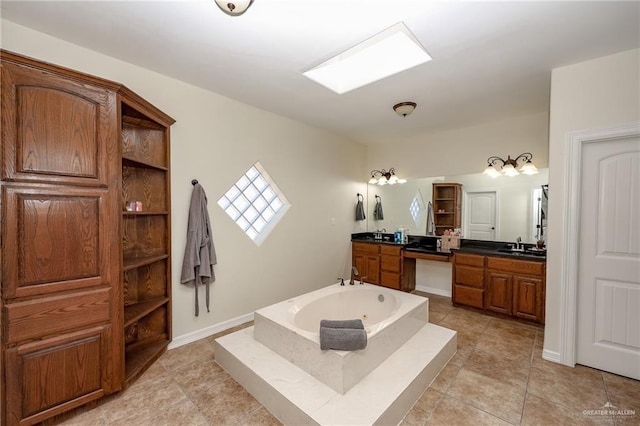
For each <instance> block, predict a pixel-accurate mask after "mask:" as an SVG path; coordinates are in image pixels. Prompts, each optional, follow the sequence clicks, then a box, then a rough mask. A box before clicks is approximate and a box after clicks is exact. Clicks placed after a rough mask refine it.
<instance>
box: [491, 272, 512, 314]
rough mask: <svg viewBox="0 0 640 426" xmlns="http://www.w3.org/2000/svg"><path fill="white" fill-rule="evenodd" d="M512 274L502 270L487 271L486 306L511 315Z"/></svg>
mask: <svg viewBox="0 0 640 426" xmlns="http://www.w3.org/2000/svg"><path fill="white" fill-rule="evenodd" d="M511 287H512V275H511V274H505V273H502V272H493V271H489V272H487V292H486V293H487V295H486V299H485V304H486V306H485V308H486V309H490V310H492V311H495V312H500V313H502V314H507V315H511V299H512V297H513V296H512V288H511Z"/></svg>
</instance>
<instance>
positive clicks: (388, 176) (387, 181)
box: [369, 167, 407, 185]
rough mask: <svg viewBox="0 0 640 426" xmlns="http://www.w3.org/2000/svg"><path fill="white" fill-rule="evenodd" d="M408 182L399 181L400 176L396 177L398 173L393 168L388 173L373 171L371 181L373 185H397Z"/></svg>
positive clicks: (383, 170) (385, 171)
mask: <svg viewBox="0 0 640 426" xmlns="http://www.w3.org/2000/svg"><path fill="white" fill-rule="evenodd" d="M406 181H407V180H406V179H399V178H398V176H396V171H395V170H394V168H393V167H392V168H390V169H389V170H388V171H387V170H385V169H382V170H371V179H369V183H370V184H371V185H395V184H396V183H405V182H406Z"/></svg>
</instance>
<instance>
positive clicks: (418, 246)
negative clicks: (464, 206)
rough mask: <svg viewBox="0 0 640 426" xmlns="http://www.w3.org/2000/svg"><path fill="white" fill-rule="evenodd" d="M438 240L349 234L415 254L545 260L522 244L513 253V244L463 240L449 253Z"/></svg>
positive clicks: (537, 251)
mask: <svg viewBox="0 0 640 426" xmlns="http://www.w3.org/2000/svg"><path fill="white" fill-rule="evenodd" d="M439 239H440V237H431V236H418V235H409V236H408V243H406V244H400V243H395V242H394V241H393V234H389V233H384V232H381V233H376V232H360V233H357V234H351V241H357V242H368V243H378V244H391V245H401V246H403V247H402V249H403V250H405V251H409V252H416V253H424V254H433V255H440V256H452V255H453V251H459V252H461V253H476V254H482V255H489V256H501V257H508V258H517V259H522V260H534V261H539V262H545V261H546V260H547V257H546V254H547V252H546V250H537V249H536V248H535V246H534V245H532V244H524V250H523V251H513V250H511V249H510V246H511V245H512V244H513V243H509V242H505V241H482V240H469V239H464V238H463V239H461V240H460V248H458V249H452V251H451V252H443V251H441V250H440V249H438V247H437V243H438V240H439Z"/></svg>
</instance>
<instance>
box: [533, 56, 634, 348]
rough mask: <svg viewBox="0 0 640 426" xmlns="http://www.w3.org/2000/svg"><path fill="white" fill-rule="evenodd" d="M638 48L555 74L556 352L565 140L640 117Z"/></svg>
mask: <svg viewBox="0 0 640 426" xmlns="http://www.w3.org/2000/svg"><path fill="white" fill-rule="evenodd" d="M639 65H640V50H638V49H635V50H630V51H626V52H621V53H618V54H615V55H611V56H606V57H603V58H598V59H595V60H591V61H587V62H582V63H579V64H575V65H571V66H567V67H563V68H558V69H555V70H553V72H552V74H551V105H550V122H549V240H548V253H549V256H548V257H547V259H548V260H547V304H546V309H547V311H546V327H545V339H544V347H545V350H546V351H549V352H555V353H558V351H559V349H560V330H559V321H560V316H561V313H562V306H560V287H559V286H560V281H561V279H562V276H563V273H564V269H563V265H564V262H565V259H564V257H563V251H562V250H563V241H564V239H565V238H566V234H565V229H564V216H565V210H564V205H565V202H566V199H567V197H568V196H569V194H567V193H566V190H565V181H564V177H565V175H564V174H565V162H566V160H567V159H566V152H565V143H566V138H567V134H568V133H569V132H573V131H580V130H592V129H598V128H603V127H607V126H611V125H615V124H620V123H629V122H634V121H635V122H637V121H639V120H640V69H639Z"/></svg>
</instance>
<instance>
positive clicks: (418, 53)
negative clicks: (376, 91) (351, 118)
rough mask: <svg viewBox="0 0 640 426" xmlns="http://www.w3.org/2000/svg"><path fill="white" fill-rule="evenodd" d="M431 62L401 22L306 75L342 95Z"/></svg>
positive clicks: (312, 69) (429, 57)
mask: <svg viewBox="0 0 640 426" xmlns="http://www.w3.org/2000/svg"><path fill="white" fill-rule="evenodd" d="M430 60H431V56H429V54H428V53H427V51H426V50H425V49H424V47H422V45H420V42H419V41H418V40H417V39H416V38H415V36H414V35H413V34H411V31H409V29H408V28H407V27H406V26H405V25H404V23H402V22H399V23H397V24H395V25H393V26H392V27H390V28H387V29H386V30H384V31H382V32H381V33H378V34H377V35H375V36H373V37H371V38H370V39H368V40H365V41H363V42H362V43H360V44H358V45H356V46H354V47H352V48H350V49H348V50H346V51H344V52H342V53H341V54H339V55H338V56H335V57H333V58H331V59H329V60H328V61H325V62H323V63H321V64H320V65H318V66H316V67H314V68H311V69H310V70H308V71H305V72H304V73H303V74H304V75H305V76H306V77H308V78H310V79H311V80H314V81H315V82H317V83H320V84H322V85H323V86H325V87H327V88H328V89H331V90H333V91H334V92H336V93H338V94H340V95H341V94H343V93H346V92H348V91H350V90H353V89H357V88H358V87H362V86H364V85H366V84H369V83H373V82H374V81H377V80H381V79H383V78H385V77H389V76H390V75H393V74H397V73H399V72H401V71H404V70H407V69H409V68H413V67H415V66H416V65H420V64H423V63H425V62H428V61H430Z"/></svg>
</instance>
